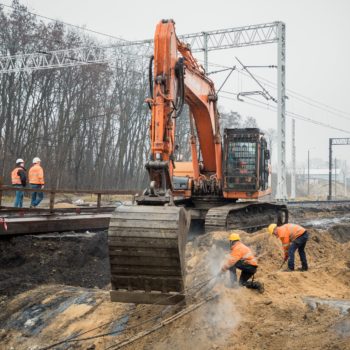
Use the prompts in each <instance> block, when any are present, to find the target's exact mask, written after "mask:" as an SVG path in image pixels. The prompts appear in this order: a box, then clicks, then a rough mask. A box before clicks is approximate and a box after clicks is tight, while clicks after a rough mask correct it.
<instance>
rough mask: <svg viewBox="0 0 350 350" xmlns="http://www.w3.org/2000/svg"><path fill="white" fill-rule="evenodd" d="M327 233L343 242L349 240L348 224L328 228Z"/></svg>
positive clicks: (349, 226)
mask: <svg viewBox="0 0 350 350" xmlns="http://www.w3.org/2000/svg"><path fill="white" fill-rule="evenodd" d="M329 233H330V234H331V235H332V237H333V238H334V239H335V240H336V241H338V242H340V243H345V242H349V241H350V224H338V225H334V226H332V227H331V228H330V230H329Z"/></svg>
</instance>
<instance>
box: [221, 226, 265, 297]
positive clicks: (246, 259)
mask: <svg viewBox="0 0 350 350" xmlns="http://www.w3.org/2000/svg"><path fill="white" fill-rule="evenodd" d="M229 241H230V248H231V254H230V258H229V259H228V260H227V262H226V263H225V264H224V265H223V266H222V268H221V273H224V272H226V271H227V270H230V279H231V284H232V286H235V284H236V283H237V274H236V269H240V270H241V271H242V272H241V276H240V278H239V284H240V285H241V286H244V287H247V288H251V289H257V290H258V291H259V292H260V293H263V292H264V285H263V284H262V283H260V282H254V278H253V281H248V280H249V279H250V278H251V277H252V276H254V274H255V272H256V269H257V268H258V263H257V261H256V258H255V256H254V254H253V253H252V251H251V249H250V248H249V247H247V246H246V245H244V244H243V243H242V242H241V238H240V236H239V234H237V233H231V234H230V236H229Z"/></svg>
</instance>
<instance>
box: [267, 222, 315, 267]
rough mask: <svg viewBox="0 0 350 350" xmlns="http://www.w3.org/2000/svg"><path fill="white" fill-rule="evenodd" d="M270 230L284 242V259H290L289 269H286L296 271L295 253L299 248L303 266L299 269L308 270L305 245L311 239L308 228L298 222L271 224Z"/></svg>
mask: <svg viewBox="0 0 350 350" xmlns="http://www.w3.org/2000/svg"><path fill="white" fill-rule="evenodd" d="M268 231H269V233H270V234H273V235H274V236H275V237H277V238H279V239H280V240H281V242H282V248H283V251H284V261H287V260H288V269H287V270H286V271H294V254H295V251H296V250H298V253H299V256H300V261H301V268H299V270H300V271H307V270H308V264H307V259H306V254H305V246H306V243H307V240H308V239H309V234H308V232H307V231H306V229H305V228H304V227H302V226H300V225H297V224H284V225H282V226H277V225H276V224H271V225H270V226H269V227H268Z"/></svg>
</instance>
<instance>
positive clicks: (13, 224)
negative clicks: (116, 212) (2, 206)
mask: <svg viewBox="0 0 350 350" xmlns="http://www.w3.org/2000/svg"><path fill="white" fill-rule="evenodd" d="M110 217H111V215H110V214H95V215H94V214H80V215H64V216H60V215H51V216H37V217H17V218H12V217H8V218H5V220H6V224H7V231H5V230H4V227H3V226H2V225H1V226H0V235H24V234H37V233H52V232H67V231H85V230H98V231H100V230H106V229H108V226H109V220H110Z"/></svg>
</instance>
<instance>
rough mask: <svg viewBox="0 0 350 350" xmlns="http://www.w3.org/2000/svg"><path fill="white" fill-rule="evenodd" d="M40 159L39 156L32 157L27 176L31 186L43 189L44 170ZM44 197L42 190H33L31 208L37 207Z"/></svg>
mask: <svg viewBox="0 0 350 350" xmlns="http://www.w3.org/2000/svg"><path fill="white" fill-rule="evenodd" d="M40 163H41V160H40V158H39V157H35V158H34V159H33V165H32V167H31V168H30V169H29V172H28V178H29V183H30V187H31V188H36V189H43V188H44V184H45V182H44V170H43V168H42V167H41V165H40ZM43 198H44V193H43V192H33V193H32V201H31V203H30V207H31V208H35V207H37V206H38V205H39V204H40V202H41V201H42V200H43Z"/></svg>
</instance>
